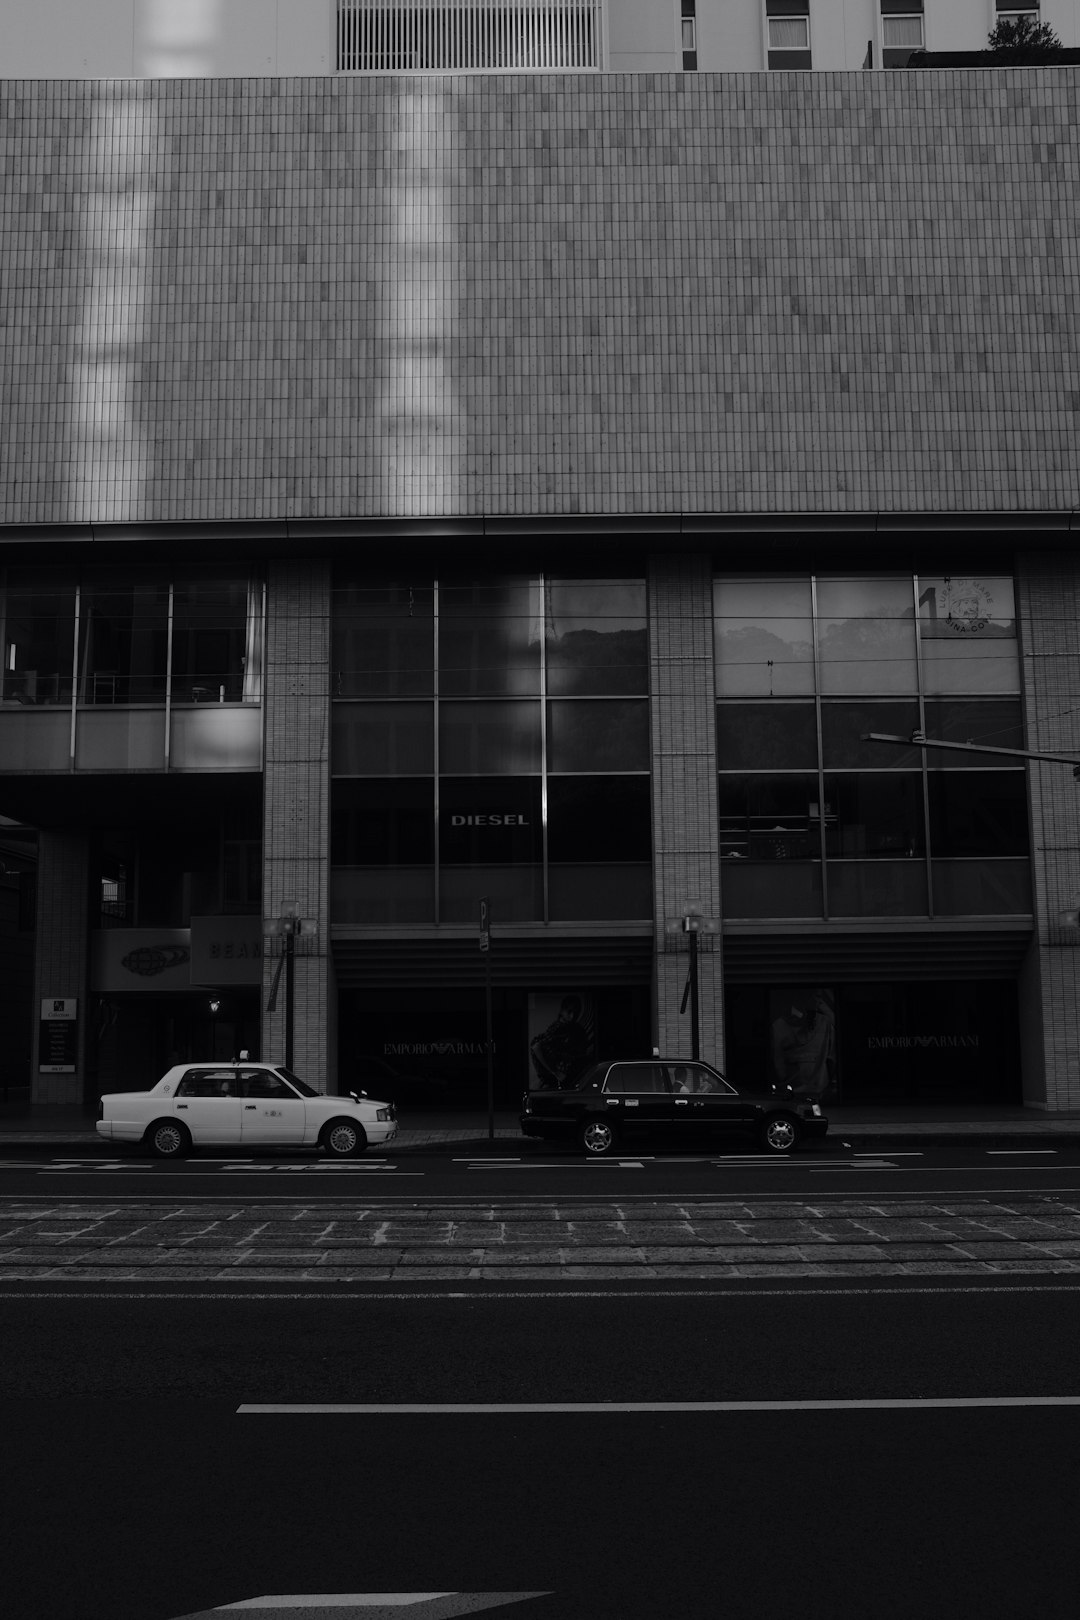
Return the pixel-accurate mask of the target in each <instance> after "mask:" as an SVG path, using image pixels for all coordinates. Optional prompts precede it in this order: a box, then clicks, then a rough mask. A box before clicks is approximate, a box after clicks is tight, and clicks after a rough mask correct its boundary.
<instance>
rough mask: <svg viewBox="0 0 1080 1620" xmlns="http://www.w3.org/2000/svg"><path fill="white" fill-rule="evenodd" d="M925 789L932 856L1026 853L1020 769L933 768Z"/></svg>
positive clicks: (984, 856) (1024, 790)
mask: <svg viewBox="0 0 1080 1620" xmlns="http://www.w3.org/2000/svg"><path fill="white" fill-rule="evenodd" d="M929 790H930V848H931V851H932V852H933V854H934V855H935V856H949V855H952V856H978V857H980V858H982V859H983V860H992V859H994V858H995V857H1005V856H1016V855H1026V854H1027V853H1028V821H1027V782H1026V778H1025V774H1024V772H1023V771H970V770H969V771H937V772H935V773H934V774H933V775H932V776H931V777H930V778H929Z"/></svg>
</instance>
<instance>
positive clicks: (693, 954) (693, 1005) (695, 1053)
mask: <svg viewBox="0 0 1080 1620" xmlns="http://www.w3.org/2000/svg"><path fill="white" fill-rule="evenodd" d="M690 1041H691V1046H690V1055H691V1057H692V1058H693V1059H694V1061H695V1062H697V1060H698V1058H699V1057H700V1056H701V1039H700V1036H699V1033H698V961H697V930H696V929H694V928H692V929H691V930H690Z"/></svg>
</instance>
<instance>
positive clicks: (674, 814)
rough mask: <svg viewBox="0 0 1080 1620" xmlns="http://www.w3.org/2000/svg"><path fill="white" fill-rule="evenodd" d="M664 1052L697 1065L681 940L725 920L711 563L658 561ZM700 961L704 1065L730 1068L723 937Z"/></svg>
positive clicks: (657, 788) (709, 940) (653, 652)
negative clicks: (689, 923) (673, 927)
mask: <svg viewBox="0 0 1080 1620" xmlns="http://www.w3.org/2000/svg"><path fill="white" fill-rule="evenodd" d="M649 657H650V663H651V693H652V696H651V700H650V704H651V712H652V794H653V845H654V863H655V864H654V876H653V881H654V896H655V916H656V942H655V943H656V1025H655V1027H656V1034H655V1040H656V1044H657V1045H658V1046H659V1048H660V1050H661V1052H663V1053H664V1055H665V1056H667V1055H669V1054H670V1055H672V1056H675V1057H689V1056H690V1051H691V1026H690V1008H689V1005H687V1010H686V1012H685V1013H683V1014H681V1015H680V1013H679V1006H680V1003H681V1001H682V995H683V989H684V986H685V984H686V977H687V970H688V967H689V950H688V941H687V938H686V936H685V935H684V934H681V933H672V932H670V931H669V925H670V924H673V923H677V922H678V920H679V918H680V917H682V916H683V914H684V912H685V911H687V910H688V909H693V910H698V911H701V912H703V913H704V914H705V915H706V916H709V917H714V918H717V919H719V916H720V857H719V838H718V829H717V819H716V815H717V812H716V697H715V684H714V679H713V619H712V568H711V564H710V561H709V559H708V557H697V556H678V557H668V556H657V557H652V558H650V561H649ZM700 943H701V949H700V951H699V955H698V983H699V989H700V1007H701V1012H700V1030H701V1056H702V1057H703V1058H704V1059H705V1061H706V1062H707V1063H715V1064H717V1065H719V1066H720V1067H721V1068H722V1067H723V1061H724V1031H723V1023H724V995H723V981H722V976H721V954H720V938H719V935H712V936H705V937H703V938H702V939H701V942H700Z"/></svg>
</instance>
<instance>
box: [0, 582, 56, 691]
mask: <svg viewBox="0 0 1080 1620" xmlns="http://www.w3.org/2000/svg"><path fill="white" fill-rule="evenodd" d="M0 621H2V626H3V648H4V677H3V699H4V702H5V703H30V704H35V703H70V702H71V661H72V654H73V651H74V645H75V587H74V585H56V584H54V583H53V582H52V581H51V580H49V579H47V578H46V577H45V576H39V575H33V574H29V573H24V572H23V571H22V570H16V569H12V570H11V571H10V573H9V574H8V583H7V586H6V588H5V589H4V590H3V591H2V592H0Z"/></svg>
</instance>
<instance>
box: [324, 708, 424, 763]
mask: <svg viewBox="0 0 1080 1620" xmlns="http://www.w3.org/2000/svg"><path fill="white" fill-rule="evenodd" d="M332 714H333V753H332V759H333V771H334V775H335V776H427V775H430V774H431V772H432V770H433V769H434V761H435V716H434V705H433V704H431V703H335V704H334V705H333V708H332Z"/></svg>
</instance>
